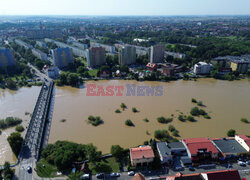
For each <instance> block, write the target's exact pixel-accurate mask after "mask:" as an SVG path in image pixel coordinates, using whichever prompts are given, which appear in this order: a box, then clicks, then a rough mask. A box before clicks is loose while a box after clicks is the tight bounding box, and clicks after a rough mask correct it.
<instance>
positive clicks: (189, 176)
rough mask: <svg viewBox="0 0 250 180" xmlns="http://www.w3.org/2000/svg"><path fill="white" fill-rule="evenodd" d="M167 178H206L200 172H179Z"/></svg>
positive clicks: (202, 179)
mask: <svg viewBox="0 0 250 180" xmlns="http://www.w3.org/2000/svg"><path fill="white" fill-rule="evenodd" d="M166 180H204V178H203V177H202V175H201V174H200V173H195V174H182V173H180V172H178V173H177V174H176V175H174V176H168V177H167V178H166Z"/></svg>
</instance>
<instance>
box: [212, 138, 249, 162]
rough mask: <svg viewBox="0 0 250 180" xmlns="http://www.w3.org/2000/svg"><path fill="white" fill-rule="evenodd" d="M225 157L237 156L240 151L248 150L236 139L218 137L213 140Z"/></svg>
mask: <svg viewBox="0 0 250 180" xmlns="http://www.w3.org/2000/svg"><path fill="white" fill-rule="evenodd" d="M212 142H213V144H214V145H215V146H216V148H217V149H218V150H219V151H220V152H221V153H222V155H223V157H224V158H230V157H232V156H237V155H238V154H239V153H245V152H247V151H246V150H245V149H244V148H243V147H242V146H241V145H240V143H238V141H236V140H235V139H227V138H223V139H216V140H213V141H212Z"/></svg>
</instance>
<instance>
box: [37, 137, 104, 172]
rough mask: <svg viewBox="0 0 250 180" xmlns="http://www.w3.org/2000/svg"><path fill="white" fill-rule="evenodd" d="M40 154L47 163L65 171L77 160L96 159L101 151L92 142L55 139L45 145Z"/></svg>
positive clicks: (93, 160)
mask: <svg viewBox="0 0 250 180" xmlns="http://www.w3.org/2000/svg"><path fill="white" fill-rule="evenodd" d="M41 155H42V158H44V159H45V160H46V161H47V162H48V163H50V164H52V165H55V166H56V167H57V168H58V170H60V171H67V170H69V169H71V168H72V165H73V164H74V163H77V162H83V161H85V160H89V162H95V161H98V160H99V158H100V157H101V155H102V153H101V151H98V150H97V148H96V147H95V146H94V145H93V144H87V145H84V144H77V143H73V142H68V141H57V142H56V143H55V144H49V145H47V146H46V148H45V149H43V151H42V154H41Z"/></svg>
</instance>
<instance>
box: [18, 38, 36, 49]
mask: <svg viewBox="0 0 250 180" xmlns="http://www.w3.org/2000/svg"><path fill="white" fill-rule="evenodd" d="M15 43H16V44H18V45H19V46H23V47H24V48H25V49H33V46H31V45H30V44H28V43H26V42H24V41H22V40H20V39H16V40H15Z"/></svg>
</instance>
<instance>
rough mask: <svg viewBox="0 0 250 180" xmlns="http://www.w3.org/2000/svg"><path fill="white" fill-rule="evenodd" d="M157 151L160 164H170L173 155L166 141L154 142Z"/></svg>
mask: <svg viewBox="0 0 250 180" xmlns="http://www.w3.org/2000/svg"><path fill="white" fill-rule="evenodd" d="M156 147H157V151H158V153H159V156H160V160H161V164H171V163H172V162H173V156H172V155H171V149H170V148H169V146H168V144H167V143H166V142H158V143H156Z"/></svg>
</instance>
